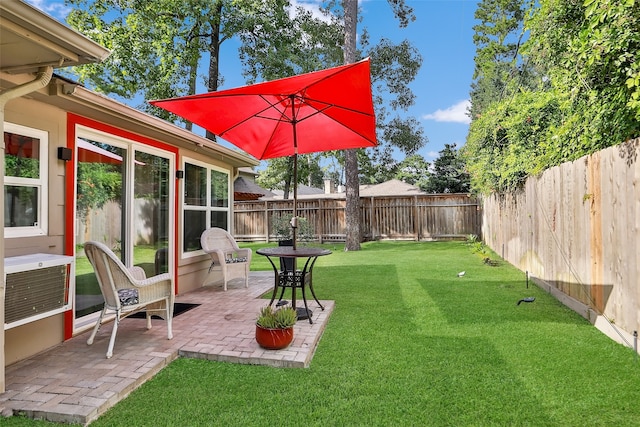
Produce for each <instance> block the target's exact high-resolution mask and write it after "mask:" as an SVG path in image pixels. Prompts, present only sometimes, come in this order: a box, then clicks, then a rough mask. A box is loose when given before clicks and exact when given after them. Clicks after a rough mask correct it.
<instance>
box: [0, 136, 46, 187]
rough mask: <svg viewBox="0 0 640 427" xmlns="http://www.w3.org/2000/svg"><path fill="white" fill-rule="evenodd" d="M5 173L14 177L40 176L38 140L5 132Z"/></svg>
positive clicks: (35, 177)
mask: <svg viewBox="0 0 640 427" xmlns="http://www.w3.org/2000/svg"><path fill="white" fill-rule="evenodd" d="M4 143H5V146H6V148H5V158H4V165H5V175H6V176H13V177H16V178H34V179H38V178H40V140H39V139H38V138H34V137H31V136H25V135H20V134H18V133H12V132H5V133H4Z"/></svg>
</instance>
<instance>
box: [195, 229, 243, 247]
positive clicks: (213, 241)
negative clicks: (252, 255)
mask: <svg viewBox="0 0 640 427" xmlns="http://www.w3.org/2000/svg"><path fill="white" fill-rule="evenodd" d="M200 245H201V246H202V249H203V250H204V251H205V252H210V251H211V250H213V249H220V250H221V251H223V252H230V251H237V250H239V249H240V247H239V246H238V244H237V243H236V241H235V239H234V238H233V236H232V235H231V234H229V232H228V231H227V230H225V229H224V228H218V227H212V228H207V229H206V230H205V231H204V232H203V233H202V235H201V236H200Z"/></svg>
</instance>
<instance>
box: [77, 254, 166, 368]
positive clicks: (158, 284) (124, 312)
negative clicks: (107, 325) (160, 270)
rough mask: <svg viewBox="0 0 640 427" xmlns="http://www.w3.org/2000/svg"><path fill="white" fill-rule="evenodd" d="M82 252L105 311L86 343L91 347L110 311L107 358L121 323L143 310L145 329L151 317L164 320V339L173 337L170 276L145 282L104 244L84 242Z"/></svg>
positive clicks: (139, 272)
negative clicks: (91, 271)
mask: <svg viewBox="0 0 640 427" xmlns="http://www.w3.org/2000/svg"><path fill="white" fill-rule="evenodd" d="M84 252H85V254H86V255H87V258H88V259H89V262H90V263H91V265H92V266H93V269H94V271H95V273H96V277H97V278H98V284H99V285H100V291H101V292H102V296H103V297H104V308H103V309H102V312H101V313H100V318H99V319H98V321H97V322H96V325H95V327H94V328H93V332H91V336H90V337H89V339H88V340H87V344H89V345H91V344H93V340H94V339H95V337H96V334H97V333H98V330H99V329H100V325H101V324H102V322H103V321H104V320H105V316H106V314H107V312H109V311H113V312H115V315H116V316H115V321H114V323H113V330H112V331H111V339H110V340H109V348H108V349H107V359H108V358H110V357H111V356H113V346H114V344H115V340H116V332H117V331H118V324H119V323H120V320H122V319H123V318H125V317H127V316H129V315H131V314H133V313H136V312H139V311H143V310H144V311H146V314H147V329H151V316H152V314H156V315H160V316H161V317H163V318H165V319H166V321H167V338H168V339H172V338H173V331H172V329H171V323H172V319H173V303H174V300H175V289H174V286H173V280H172V277H171V275H170V274H169V273H164V274H159V275H157V276H153V277H150V278H148V279H147V278H146V277H145V272H144V270H143V269H142V268H141V267H132V268H127V267H125V266H124V264H122V262H121V261H120V260H119V259H118V257H116V255H115V254H114V253H113V252H112V251H111V250H110V249H109V248H108V247H107V246H106V245H104V244H102V243H99V242H86V243H85V245H84Z"/></svg>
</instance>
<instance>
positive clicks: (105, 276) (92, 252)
mask: <svg viewBox="0 0 640 427" xmlns="http://www.w3.org/2000/svg"><path fill="white" fill-rule="evenodd" d="M84 252H85V254H86V255H87V258H88V259H89V262H90V263H91V265H92V266H93V270H94V271H95V273H96V278H97V279H98V285H99V286H100V291H101V292H102V296H103V297H104V301H105V304H106V305H107V307H109V308H111V309H114V310H115V309H119V308H120V298H118V288H132V287H133V284H132V282H133V281H134V280H135V279H134V277H133V276H131V273H129V271H128V270H127V268H126V267H125V266H124V264H123V263H122V261H120V260H119V259H118V257H117V256H116V255H115V254H114V253H113V251H111V249H109V248H108V247H107V246H106V245H105V244H103V243H100V242H86V243H85V244H84ZM117 283H119V284H128V285H125V286H117V285H116V284H117Z"/></svg>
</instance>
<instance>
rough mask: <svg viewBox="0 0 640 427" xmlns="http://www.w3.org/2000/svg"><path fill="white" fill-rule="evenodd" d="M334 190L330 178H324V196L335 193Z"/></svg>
mask: <svg viewBox="0 0 640 427" xmlns="http://www.w3.org/2000/svg"><path fill="white" fill-rule="evenodd" d="M335 192H336V188H335V186H334V185H333V180H332V179H331V178H324V194H331V193H335Z"/></svg>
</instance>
